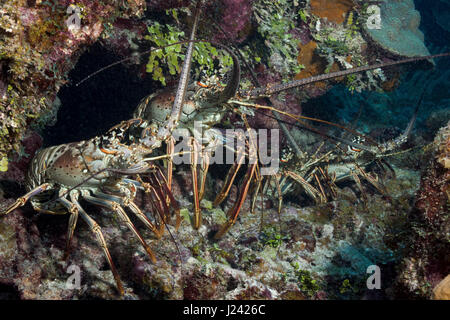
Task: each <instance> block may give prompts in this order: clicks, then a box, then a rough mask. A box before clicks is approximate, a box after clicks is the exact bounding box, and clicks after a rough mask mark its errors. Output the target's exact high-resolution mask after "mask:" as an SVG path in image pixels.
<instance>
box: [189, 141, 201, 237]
mask: <svg viewBox="0 0 450 320" xmlns="http://www.w3.org/2000/svg"><path fill="white" fill-rule="evenodd" d="M189 144H190V148H191V154H190V155H191V157H190V158H191V173H192V192H193V193H194V228H195V229H198V228H200V226H201V224H202V212H201V209H200V197H199V191H198V175H197V162H198V149H199V145H198V142H197V140H195V138H191V141H190V143H189Z"/></svg>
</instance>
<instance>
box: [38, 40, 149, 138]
mask: <svg viewBox="0 0 450 320" xmlns="http://www.w3.org/2000/svg"><path fill="white" fill-rule="evenodd" d="M122 58H123V57H120V56H117V55H115V54H114V53H112V52H110V51H108V50H107V49H106V48H105V47H103V46H102V45H101V44H100V43H96V44H94V45H93V46H92V47H91V48H90V49H89V50H88V51H87V52H86V53H84V54H83V55H82V56H81V57H80V59H79V61H78V63H77V65H76V66H75V68H74V69H73V70H72V71H71V72H70V73H69V79H70V84H68V85H66V86H64V87H63V88H61V90H60V91H59V93H58V97H59V98H60V100H61V107H60V109H59V111H58V115H57V122H56V124H55V125H54V126H48V127H46V128H45V129H44V131H43V132H42V135H43V138H44V141H45V142H44V143H45V145H44V147H46V146H52V145H57V144H61V143H68V142H74V141H80V140H86V139H90V138H92V137H94V136H96V135H100V134H102V133H104V132H106V131H107V130H108V129H109V128H111V127H112V126H114V125H116V124H118V123H119V122H120V121H122V120H126V119H130V118H131V117H132V113H133V111H134V109H135V108H136V106H137V105H138V103H139V101H140V100H141V99H142V98H143V97H144V96H146V95H148V94H150V93H151V92H152V91H154V90H155V89H156V86H157V85H156V84H155V82H154V81H153V80H152V79H151V76H150V75H148V74H146V73H145V72H141V70H140V68H141V67H142V68H144V67H145V64H144V65H142V64H141V65H140V66H138V67H136V66H131V67H126V66H124V65H122V64H119V65H116V66H113V67H111V68H109V69H107V70H105V71H103V72H101V73H99V74H97V75H95V76H93V77H92V78H90V79H88V80H87V81H85V82H83V83H81V84H80V85H78V86H76V84H77V83H78V82H79V81H81V80H82V79H83V78H84V77H86V76H88V75H90V74H91V73H93V72H95V71H97V70H99V69H100V68H102V67H104V66H106V65H108V64H110V63H113V62H116V61H118V60H120V59H122ZM142 74H143V75H144V76H143V79H141V78H140V76H139V75H142Z"/></svg>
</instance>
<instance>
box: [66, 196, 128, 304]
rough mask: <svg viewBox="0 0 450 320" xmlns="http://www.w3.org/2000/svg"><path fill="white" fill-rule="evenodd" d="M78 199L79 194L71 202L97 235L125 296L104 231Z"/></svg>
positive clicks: (120, 289)
mask: <svg viewBox="0 0 450 320" xmlns="http://www.w3.org/2000/svg"><path fill="white" fill-rule="evenodd" d="M77 198H78V194H76V195H74V196H72V197H71V200H72V202H73V204H75V206H76V207H77V209H78V212H79V213H80V215H81V218H82V219H83V220H84V221H86V223H87V224H88V225H89V228H90V229H91V231H92V232H93V233H94V234H95V237H96V240H97V242H98V244H99V245H100V247H101V248H102V249H103V253H104V254H105V256H106V260H108V263H109V267H110V268H111V271H112V273H113V276H114V279H115V280H116V284H117V288H118V289H119V293H120V295H121V296H123V295H124V293H125V290H124V289H123V286H122V281H120V277H119V273H118V272H117V270H116V267H115V266H114V263H113V261H112V258H111V254H110V253H109V250H108V247H107V245H106V241H105V238H104V237H103V233H102V229H101V228H100V226H99V225H98V223H97V222H95V220H94V219H92V218H91V217H90V216H89V215H88V214H87V213H86V211H84V209H83V208H82V207H81V206H80V204H79V203H78V201H77Z"/></svg>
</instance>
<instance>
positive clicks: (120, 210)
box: [82, 193, 156, 263]
mask: <svg viewBox="0 0 450 320" xmlns="http://www.w3.org/2000/svg"><path fill="white" fill-rule="evenodd" d="M82 196H83V198H84V199H86V200H87V201H89V202H91V203H93V204H96V205H100V206H103V207H106V208H108V209H111V210H113V211H114V212H116V214H117V215H118V216H119V218H120V219H121V220H122V222H124V223H125V224H126V225H127V227H128V228H129V229H130V230H131V231H132V232H133V233H134V235H135V236H136V237H137V238H138V239H139V241H140V242H141V244H142V246H143V247H144V249H145V251H146V252H147V254H148V256H149V257H150V260H152V262H153V263H156V257H155V255H154V254H153V252H152V250H151V249H150V247H149V246H148V244H147V243H146V242H145V240H144V239H143V238H142V236H141V235H140V234H139V231H137V229H136V227H135V226H134V225H133V223H132V222H131V220H130V218H129V217H128V216H127V214H126V213H125V211H124V210H123V208H122V207H121V206H120V205H119V204H118V203H117V202H115V201H109V200H104V199H100V198H97V197H92V196H90V195H88V194H86V193H83V194H82Z"/></svg>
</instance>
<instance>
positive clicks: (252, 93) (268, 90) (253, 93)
mask: <svg viewBox="0 0 450 320" xmlns="http://www.w3.org/2000/svg"><path fill="white" fill-rule="evenodd" d="M448 56H450V52H446V53H439V54H432V55H427V56H420V57H411V58H406V59H402V60H398V61H391V62H382V63H377V64H373V65H369V66H362V67H356V68H351V69H347V70H342V71H337V72H332V73H326V74H322V75H318V76H313V77H309V78H305V79H300V80H294V81H290V82H287V83H278V84H275V85H270V86H264V87H259V88H256V89H252V90H248V91H247V92H246V93H244V94H246V96H248V97H249V98H254V97H259V96H265V95H271V94H274V93H278V92H281V91H285V90H288V89H291V88H295V87H299V86H303V85H306V84H310V83H315V82H319V81H323V80H330V79H334V78H338V77H342V76H346V75H350V74H354V73H359V72H363V71H370V70H374V69H378V68H385V67H390V66H395V65H400V64H405V63H410V62H418V61H422V60H430V59H434V58H439V57H448Z"/></svg>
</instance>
